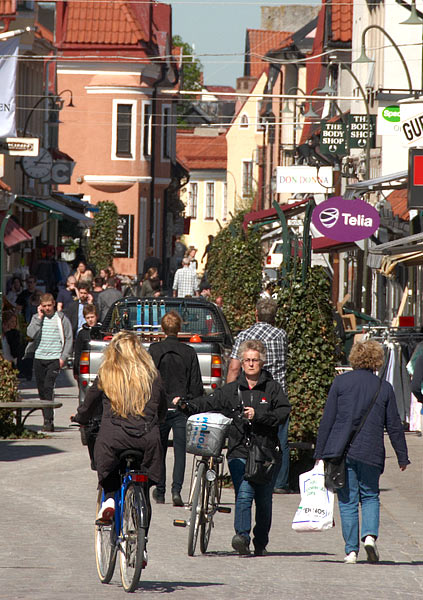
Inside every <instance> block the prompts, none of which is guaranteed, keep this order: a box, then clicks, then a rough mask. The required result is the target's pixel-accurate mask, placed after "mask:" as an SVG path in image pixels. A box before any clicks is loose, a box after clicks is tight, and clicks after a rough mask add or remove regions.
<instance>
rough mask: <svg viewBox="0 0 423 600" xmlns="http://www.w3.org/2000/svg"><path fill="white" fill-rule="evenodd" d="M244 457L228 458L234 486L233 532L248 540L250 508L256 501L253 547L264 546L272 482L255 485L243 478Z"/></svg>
mask: <svg viewBox="0 0 423 600" xmlns="http://www.w3.org/2000/svg"><path fill="white" fill-rule="evenodd" d="M245 463H246V460H245V458H231V459H229V460H228V465H229V471H230V472H231V477H232V481H233V484H234V488H235V523H234V527H235V533H237V534H238V535H243V536H244V537H246V538H247V539H248V543H249V542H250V531H251V510H252V506H253V500H254V501H255V503H256V524H255V526H254V529H253V536H254V537H253V544H254V547H255V548H258V549H263V548H266V546H267V543H268V541H269V531H270V526H271V524H272V494H273V485H274V482H273V481H271V482H270V483H268V484H267V485H256V484H254V483H249V482H248V481H245V479H244V473H245Z"/></svg>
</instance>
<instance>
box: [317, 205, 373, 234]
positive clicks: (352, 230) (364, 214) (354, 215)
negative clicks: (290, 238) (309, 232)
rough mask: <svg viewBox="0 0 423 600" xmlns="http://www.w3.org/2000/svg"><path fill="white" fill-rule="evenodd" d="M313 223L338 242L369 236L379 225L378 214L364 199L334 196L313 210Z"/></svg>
mask: <svg viewBox="0 0 423 600" xmlns="http://www.w3.org/2000/svg"><path fill="white" fill-rule="evenodd" d="M311 221H312V223H313V225H314V226H315V227H316V229H317V230H318V231H319V233H321V234H322V235H324V236H326V237H328V238H330V239H331V240H336V241H338V242H356V241H358V240H364V239H366V238H368V237H370V236H371V235H372V234H373V233H374V232H375V231H376V230H377V229H378V227H379V223H380V216H379V213H378V212H377V210H376V209H375V208H373V206H371V205H370V204H367V202H364V200H359V199H356V200H345V198H342V197H341V196H334V197H333V198H329V200H326V201H325V202H322V203H321V204H319V205H318V206H316V208H315V209H314V210H313V215H312V218H311Z"/></svg>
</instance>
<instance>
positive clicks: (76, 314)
mask: <svg viewBox="0 0 423 600" xmlns="http://www.w3.org/2000/svg"><path fill="white" fill-rule="evenodd" d="M77 291H78V298H76V299H75V300H73V301H72V302H70V303H69V304H68V305H67V306H66V308H65V310H64V313H65V315H66V316H67V318H68V319H69V321H70V322H71V325H72V332H73V337H74V338H76V334H77V333H78V331H79V330H80V329H81V327H82V325H83V324H84V323H85V317H84V312H83V311H84V306H85V305H86V304H88V297H89V294H90V291H91V283H90V282H88V281H80V282H79V283H78V285H77Z"/></svg>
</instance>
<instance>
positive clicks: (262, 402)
mask: <svg viewBox="0 0 423 600" xmlns="http://www.w3.org/2000/svg"><path fill="white" fill-rule="evenodd" d="M238 389H239V391H240V392H241V398H242V404H243V405H244V406H252V407H253V408H254V411H255V414H254V418H253V420H252V421H251V423H250V422H248V421H247V420H246V419H245V418H244V417H243V411H242V409H243V407H242V406H241V402H240V397H239V393H238ZM290 410H291V405H290V404H289V401H288V398H287V396H286V395H285V392H284V391H283V389H282V386H281V384H280V383H279V382H277V381H275V380H274V379H273V378H272V376H271V374H270V373H269V372H268V371H266V370H265V369H262V371H261V374H260V377H259V380H258V382H257V384H256V386H255V387H254V388H252V389H251V390H250V388H249V386H248V383H247V380H246V378H245V375H244V371H242V372H241V374H240V375H239V377H238V379H237V380H236V381H233V382H232V383H227V384H226V385H224V386H223V387H222V388H220V389H217V390H216V391H215V392H213V393H212V394H210V395H209V396H205V397H204V398H195V399H194V400H192V401H191V400H190V401H189V405H188V407H187V409H186V411H185V412H187V413H189V414H196V413H199V412H208V411H214V412H220V413H222V414H224V415H225V416H226V417H230V418H232V419H233V421H232V425H231V426H230V429H229V441H228V459H230V458H247V455H248V450H247V447H246V440H247V435H248V434H250V433H253V434H254V435H255V436H256V437H257V438H258V442H259V444H262V445H264V446H267V447H270V448H275V447H276V446H277V445H278V443H279V440H278V428H279V425H281V424H282V423H284V422H285V421H286V419H287V418H288V415H289V412H290Z"/></svg>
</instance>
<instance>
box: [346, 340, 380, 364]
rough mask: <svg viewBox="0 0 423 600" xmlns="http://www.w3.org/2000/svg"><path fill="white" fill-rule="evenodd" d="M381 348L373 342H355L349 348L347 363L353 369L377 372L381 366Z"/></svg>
mask: <svg viewBox="0 0 423 600" xmlns="http://www.w3.org/2000/svg"><path fill="white" fill-rule="evenodd" d="M383 360H384V354H383V347H382V345H381V344H379V342H376V341H375V340H367V341H365V342H356V343H355V344H354V345H353V347H352V348H351V352H350V356H349V361H350V365H351V366H352V368H353V369H370V370H372V371H377V370H378V369H380V367H381V366H382V365H383Z"/></svg>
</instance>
